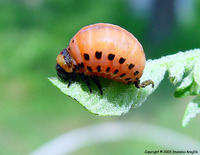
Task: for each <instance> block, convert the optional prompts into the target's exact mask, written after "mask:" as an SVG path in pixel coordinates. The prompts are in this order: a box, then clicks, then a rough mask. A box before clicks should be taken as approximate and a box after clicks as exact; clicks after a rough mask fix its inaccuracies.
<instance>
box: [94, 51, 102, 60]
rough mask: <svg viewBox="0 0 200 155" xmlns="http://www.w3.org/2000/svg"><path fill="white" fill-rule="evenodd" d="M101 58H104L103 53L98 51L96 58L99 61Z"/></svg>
mask: <svg viewBox="0 0 200 155" xmlns="http://www.w3.org/2000/svg"><path fill="white" fill-rule="evenodd" d="M101 56H102V52H101V51H100V52H98V51H96V53H95V57H96V58H97V59H101Z"/></svg>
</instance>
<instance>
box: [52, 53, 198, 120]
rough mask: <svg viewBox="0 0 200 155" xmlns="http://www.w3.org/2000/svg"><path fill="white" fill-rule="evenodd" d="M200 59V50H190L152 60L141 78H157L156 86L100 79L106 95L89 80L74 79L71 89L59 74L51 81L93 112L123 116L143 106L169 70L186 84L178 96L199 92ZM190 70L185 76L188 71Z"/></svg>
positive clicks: (183, 84) (173, 81) (172, 78)
mask: <svg viewBox="0 0 200 155" xmlns="http://www.w3.org/2000/svg"><path fill="white" fill-rule="evenodd" d="M199 59H200V50H199V49H194V50H190V51H187V52H179V53H177V54H174V55H170V56H165V57H162V58H160V59H157V60H148V61H147V62H146V67H145V69H144V72H143V76H142V77H141V79H140V80H141V82H142V81H145V80H149V79H151V80H153V81H154V83H155V86H154V88H152V87H151V86H147V87H145V88H140V89H137V88H135V86H134V85H129V86H128V85H124V84H122V83H119V82H116V81H112V80H108V79H104V78H100V81H101V85H102V87H103V95H100V93H99V90H98V89H97V88H96V86H95V85H93V84H92V90H93V93H92V94H91V93H90V92H89V90H88V88H87V86H86V84H85V83H83V82H82V81H77V82H74V83H73V84H72V85H71V86H70V87H69V88H68V87H67V85H68V83H67V82H66V83H63V82H61V81H59V79H58V78H56V77H51V78H49V80H50V81H51V82H52V83H53V84H54V85H55V86H56V87H58V88H59V89H60V90H61V91H62V92H63V93H65V94H66V95H68V96H71V97H72V98H74V99H76V100H77V101H78V102H79V103H80V104H81V105H83V106H84V107H85V108H86V109H87V110H88V111H90V112H91V113H94V114H97V115H101V116H108V115H109V116H120V115H122V114H125V113H127V112H128V111H129V110H130V108H131V107H134V108H135V107H139V106H140V105H141V104H142V103H143V102H144V101H145V100H146V99H147V97H148V96H149V95H150V94H151V93H153V92H154V91H155V89H156V88H157V87H158V86H159V84H160V82H161V81H162V80H163V78H164V75H165V73H166V71H168V72H169V79H170V81H171V82H172V83H173V84H176V83H178V82H181V81H182V80H183V81H182V83H181V85H180V86H179V87H178V88H177V89H176V92H175V96H176V97H185V96H187V95H197V94H199V92H200V91H199V90H200V87H199V77H200V73H199V66H200V65H199ZM185 73H189V74H188V75H187V74H186V75H187V76H186V77H185V78H184V79H183V77H184V74H185Z"/></svg>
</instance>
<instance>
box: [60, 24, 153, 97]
mask: <svg viewBox="0 0 200 155" xmlns="http://www.w3.org/2000/svg"><path fill="white" fill-rule="evenodd" d="M56 61H57V65H56V70H57V74H58V76H59V77H60V78H61V79H63V80H65V81H66V80H69V84H68V86H70V84H71V83H72V82H73V81H74V80H75V78H76V76H77V75H80V76H81V78H82V79H83V81H84V82H85V83H86V84H87V86H88V88H89V90H90V92H92V90H91V87H90V83H89V77H90V78H91V79H92V80H93V81H94V83H95V84H96V85H97V87H98V88H99V90H100V92H101V94H103V93H102V89H101V85H100V82H99V80H98V77H99V76H101V77H104V78H107V79H112V80H115V81H119V82H122V83H124V84H135V86H136V87H137V88H140V87H145V86H147V85H150V84H152V87H153V86H154V83H153V81H151V80H147V81H144V82H143V83H141V84H140V81H139V79H140V77H141V76H142V73H143V70H144V67H145V62H146V59H145V54H144V51H143V48H142V45H141V44H140V43H139V41H138V40H137V39H136V38H135V37H134V36H133V35H132V34H131V33H129V32H128V31H126V30H125V29H123V28H121V27H119V26H116V25H112V24H106V23H97V24H94V25H89V26H86V27H84V28H82V29H81V30H80V31H78V33H77V34H75V36H74V37H73V38H72V39H71V41H70V43H69V46H68V47H67V48H65V49H63V50H62V52H61V53H60V54H59V55H58V56H57V59H56Z"/></svg>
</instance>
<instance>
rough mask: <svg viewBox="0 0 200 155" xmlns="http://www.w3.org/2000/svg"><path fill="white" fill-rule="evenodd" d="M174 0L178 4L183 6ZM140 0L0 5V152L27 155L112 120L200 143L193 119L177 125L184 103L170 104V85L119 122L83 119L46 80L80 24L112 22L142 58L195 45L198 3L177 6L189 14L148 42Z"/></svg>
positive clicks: (23, 0) (32, 0)
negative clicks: (140, 50) (152, 125)
mask: <svg viewBox="0 0 200 155" xmlns="http://www.w3.org/2000/svg"><path fill="white" fill-rule="evenodd" d="M174 1H175V0H174ZM178 1H179V3H178V4H179V5H180V4H182V5H184V4H185V3H186V2H185V1H184V0H178ZM142 2H143V3H141V2H140V3H139V1H138V0H135V1H134V0H126V1H124V0H110V1H107V0H101V1H94V0H84V1H81V0H67V1H64V0H58V1H53V0H18V1H14V0H1V1H0V137H1V138H0V154H6V155H12V154H15V155H16V154H27V153H29V152H31V151H32V150H34V149H36V148H37V147H39V146H40V145H42V144H43V143H45V142H47V141H49V140H50V139H52V138H54V137H56V136H58V135H60V134H62V133H65V132H67V131H69V130H72V129H74V128H78V127H80V126H84V125H88V124H93V123H98V122H104V121H112V120H116V119H117V120H131V121H134V120H137V121H144V122H149V123H155V124H159V125H163V126H165V127H168V128H172V129H174V130H177V131H180V132H182V133H185V134H188V135H190V136H192V137H195V138H197V139H200V135H199V132H197V129H199V125H198V123H197V121H198V120H197V119H196V120H193V121H192V122H191V124H190V126H189V127H187V128H186V129H182V128H181V124H178V123H177V122H180V120H181V119H182V115H183V113H184V109H185V107H186V103H187V102H188V101H185V99H184V100H177V99H176V100H174V98H173V91H174V88H173V87H171V88H170V87H167V86H166V84H167V85H169V83H168V80H166V81H165V82H163V83H162V85H161V86H160V88H159V89H160V90H157V91H156V92H155V93H154V95H152V96H151V97H150V98H149V100H148V103H146V104H144V105H143V106H142V107H141V108H138V109H135V110H132V112H130V113H129V114H128V115H125V116H123V117H121V118H116V117H111V118H110V117H109V118H108V117H95V116H93V115H91V114H89V113H88V112H87V111H86V110H85V109H83V108H82V107H81V106H80V105H79V104H78V103H77V102H76V101H74V100H72V99H71V98H69V97H66V96H65V95H64V94H62V93H60V91H59V90H57V89H56V88H55V87H54V86H52V85H51V84H50V83H49V82H48V80H47V77H50V76H56V73H55V63H56V62H55V59H56V56H57V55H58V53H59V52H60V51H61V50H62V49H63V48H65V47H66V46H67V45H68V42H69V40H70V38H71V37H72V36H73V35H74V34H75V33H76V32H77V31H78V30H79V29H80V28H82V27H83V26H86V25H89V24H93V23H97V22H106V23H112V24H116V25H119V26H121V27H123V28H125V29H127V30H128V31H130V32H131V33H133V34H134V35H135V36H136V37H137V38H138V40H139V41H140V42H141V43H142V45H143V47H144V50H145V53H146V57H147V58H148V59H149V58H151V59H153V58H159V57H161V56H162V55H168V54H172V53H176V52H177V51H186V50H187V49H193V48H197V47H199V43H200V39H199V36H200V29H199V27H200V19H199V16H200V2H199V1H197V0H192V2H191V5H190V6H191V7H190V8H189V9H188V10H187V9H182V11H181V9H180V8H179V12H180V13H183V12H184V13H185V14H189V13H190V12H191V11H192V12H193V13H192V15H191V16H192V17H191V16H189V17H188V16H187V17H188V19H187V18H185V22H182V21H181V22H180V21H179V20H178V18H176V13H175V15H174V16H175V17H174V22H173V27H172V30H171V36H170V37H168V38H167V39H164V40H163V41H162V42H161V43H159V44H152V41H151V39H149V38H148V36H149V35H148V34H150V32H149V31H150V25H151V23H152V19H153V15H154V13H153V12H154V11H153V10H154V6H155V3H154V1H150V2H149V5H151V6H152V8H149V10H148V11H149V12H147V13H146V14H143V16H142V12H141V11H140V9H137V10H138V12H136V9H134V8H135V7H136V4H137V5H141V6H145V1H144V0H143V1H142ZM177 6H178V5H177ZM180 6H181V5H180ZM175 8H177V7H175ZM183 8H184V7H183ZM186 8H187V7H186ZM140 15H141V16H140ZM143 17H146V18H143ZM189 19H192V20H189ZM166 22H167V21H166ZM161 30H162V31H165V29H162V28H161ZM188 100H191V99H188ZM179 102H180V103H181V102H183V103H182V104H178V103H179ZM169 113H170V115H169ZM169 120H171V121H169ZM195 121H196V122H195ZM191 131H192V132H191ZM113 146H115V144H113ZM120 146H121V147H123V146H126V143H124V144H121V143H120ZM140 147H141V148H142V144H141V145H140ZM152 147H153V148H154V146H152ZM141 148H140V149H141ZM141 150H143V149H141ZM96 151H97V154H98V150H96ZM85 152H87V151H85ZM113 154H114V152H113Z"/></svg>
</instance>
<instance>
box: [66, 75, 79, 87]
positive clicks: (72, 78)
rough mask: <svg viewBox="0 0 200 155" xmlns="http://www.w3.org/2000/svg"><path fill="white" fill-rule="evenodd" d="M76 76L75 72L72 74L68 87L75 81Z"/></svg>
mask: <svg viewBox="0 0 200 155" xmlns="http://www.w3.org/2000/svg"><path fill="white" fill-rule="evenodd" d="M76 76H77V74H76V72H72V74H71V78H70V79H69V83H68V87H69V86H70V85H71V84H72V82H73V81H74V80H75V78H76Z"/></svg>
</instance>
